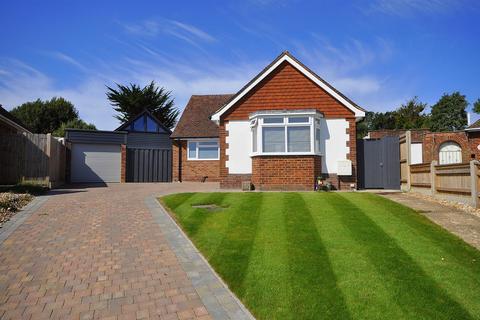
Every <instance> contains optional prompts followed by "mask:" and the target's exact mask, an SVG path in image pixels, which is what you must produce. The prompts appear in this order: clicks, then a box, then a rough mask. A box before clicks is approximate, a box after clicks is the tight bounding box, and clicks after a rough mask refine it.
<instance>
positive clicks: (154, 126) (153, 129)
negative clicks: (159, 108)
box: [147, 116, 157, 132]
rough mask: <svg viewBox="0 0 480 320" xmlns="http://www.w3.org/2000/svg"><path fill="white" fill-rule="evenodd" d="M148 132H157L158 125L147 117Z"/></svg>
mask: <svg viewBox="0 0 480 320" xmlns="http://www.w3.org/2000/svg"><path fill="white" fill-rule="evenodd" d="M147 131H148V132H157V123H156V122H155V121H153V119H152V118H150V117H148V116H147Z"/></svg>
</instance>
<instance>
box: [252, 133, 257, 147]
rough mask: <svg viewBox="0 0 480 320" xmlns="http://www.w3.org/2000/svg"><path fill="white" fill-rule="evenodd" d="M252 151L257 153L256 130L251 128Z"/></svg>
mask: <svg viewBox="0 0 480 320" xmlns="http://www.w3.org/2000/svg"><path fill="white" fill-rule="evenodd" d="M252 151H253V152H257V128H256V127H255V128H252Z"/></svg>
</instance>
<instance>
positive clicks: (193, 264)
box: [145, 196, 255, 319]
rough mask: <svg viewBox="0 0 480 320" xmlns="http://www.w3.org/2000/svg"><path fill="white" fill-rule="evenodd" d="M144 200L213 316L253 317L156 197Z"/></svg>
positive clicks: (214, 317)
mask: <svg viewBox="0 0 480 320" xmlns="http://www.w3.org/2000/svg"><path fill="white" fill-rule="evenodd" d="M145 204H146V206H147V207H148V209H149V210H150V212H151V214H152V216H153V218H154V220H155V221H156V222H157V223H158V224H159V226H160V228H161V232H162V234H163V235H164V236H165V238H166V240H167V242H168V243H169V245H170V248H171V250H172V251H173V252H174V253H175V255H176V256H177V258H178V260H179V262H180V265H181V266H182V268H183V269H184V270H185V272H186V273H187V277H188V278H189V279H190V280H191V281H192V284H193V287H194V288H195V290H196V291H197V293H198V295H199V296H200V299H201V300H202V302H203V303H204V305H205V307H206V308H207V310H208V312H209V314H210V315H211V316H212V318H213V319H255V317H253V315H252V314H251V313H250V311H248V309H247V308H246V307H245V306H244V305H243V303H242V302H241V301H240V300H239V299H238V298H237V297H236V296H235V294H233V292H232V291H231V290H230V289H229V288H228V286H227V285H226V284H225V282H223V280H222V279H221V278H220V276H219V275H218V274H217V273H216V272H215V270H214V269H213V268H212V266H211V265H210V264H209V263H208V261H207V259H205V257H204V256H203V255H202V254H201V253H200V251H199V250H198V249H197V248H196V247H195V245H194V244H193V242H192V241H191V240H190V239H189V238H188V236H187V235H186V234H185V233H184V232H183V230H182V229H181V228H180V226H178V224H177V223H176V222H175V220H174V219H173V218H172V217H171V216H170V215H169V214H168V213H167V211H166V210H165V208H164V207H163V206H162V205H161V204H160V203H159V201H158V200H157V199H156V197H154V196H149V197H147V198H146V199H145Z"/></svg>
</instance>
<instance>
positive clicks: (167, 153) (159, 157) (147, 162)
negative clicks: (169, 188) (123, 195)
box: [126, 148, 172, 182]
mask: <svg viewBox="0 0 480 320" xmlns="http://www.w3.org/2000/svg"><path fill="white" fill-rule="evenodd" d="M126 178H127V182H171V181H172V150H171V149H140V148H127V177H126Z"/></svg>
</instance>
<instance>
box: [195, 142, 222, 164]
mask: <svg viewBox="0 0 480 320" xmlns="http://www.w3.org/2000/svg"><path fill="white" fill-rule="evenodd" d="M188 159H189V160H218V159H219V147H218V142H217V141H195V142H193V141H191V142H189V143H188Z"/></svg>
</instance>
